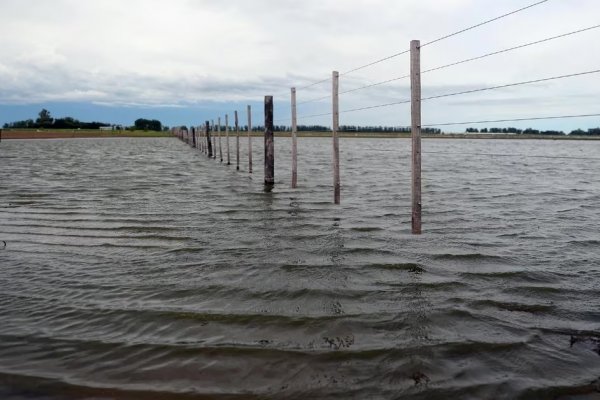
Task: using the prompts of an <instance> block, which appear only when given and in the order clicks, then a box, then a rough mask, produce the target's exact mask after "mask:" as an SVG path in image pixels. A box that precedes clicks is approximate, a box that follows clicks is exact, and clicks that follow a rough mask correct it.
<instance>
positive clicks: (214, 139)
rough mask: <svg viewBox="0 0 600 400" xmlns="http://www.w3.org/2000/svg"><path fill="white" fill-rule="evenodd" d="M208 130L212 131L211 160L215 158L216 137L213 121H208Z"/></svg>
mask: <svg viewBox="0 0 600 400" xmlns="http://www.w3.org/2000/svg"><path fill="white" fill-rule="evenodd" d="M210 129H211V131H212V140H213V144H212V148H213V159H216V158H217V137H216V135H215V120H214V119H213V120H211V121H210Z"/></svg>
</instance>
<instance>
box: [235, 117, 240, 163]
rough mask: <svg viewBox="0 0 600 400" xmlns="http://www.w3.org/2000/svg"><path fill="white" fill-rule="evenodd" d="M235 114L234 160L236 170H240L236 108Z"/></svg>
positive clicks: (238, 128)
mask: <svg viewBox="0 0 600 400" xmlns="http://www.w3.org/2000/svg"><path fill="white" fill-rule="evenodd" d="M234 115H235V162H236V167H235V169H236V170H238V171H239V170H240V125H239V121H238V112H237V110H236V111H235V113H234Z"/></svg>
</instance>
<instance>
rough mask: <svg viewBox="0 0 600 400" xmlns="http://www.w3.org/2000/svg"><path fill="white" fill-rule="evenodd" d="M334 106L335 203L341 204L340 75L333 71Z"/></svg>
mask: <svg viewBox="0 0 600 400" xmlns="http://www.w3.org/2000/svg"><path fill="white" fill-rule="evenodd" d="M332 78H333V79H332V81H333V82H332V89H333V93H332V104H333V132H332V136H333V201H334V203H335V204H340V143H339V139H338V131H339V129H340V99H339V90H340V73H339V72H338V71H333V74H332Z"/></svg>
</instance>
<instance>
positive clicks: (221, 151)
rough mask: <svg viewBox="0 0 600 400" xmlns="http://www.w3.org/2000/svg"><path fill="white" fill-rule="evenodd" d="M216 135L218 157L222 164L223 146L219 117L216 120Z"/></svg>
mask: <svg viewBox="0 0 600 400" xmlns="http://www.w3.org/2000/svg"><path fill="white" fill-rule="evenodd" d="M217 133H218V134H219V155H220V157H221V162H223V146H222V143H221V117H219V118H218V119H217Z"/></svg>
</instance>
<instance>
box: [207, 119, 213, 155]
mask: <svg viewBox="0 0 600 400" xmlns="http://www.w3.org/2000/svg"><path fill="white" fill-rule="evenodd" d="M206 138H207V146H206V147H207V148H208V157H209V158H212V155H213V148H212V143H211V141H210V123H209V122H208V121H206Z"/></svg>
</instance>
